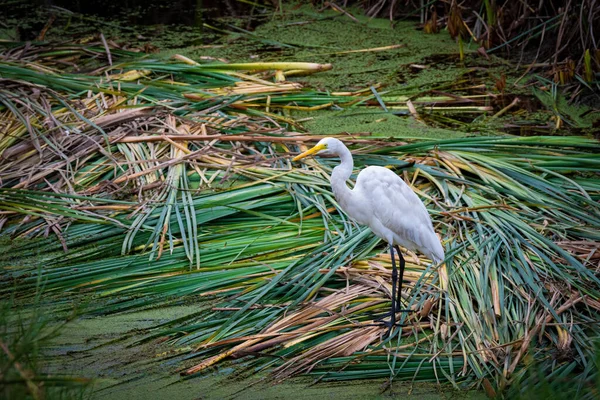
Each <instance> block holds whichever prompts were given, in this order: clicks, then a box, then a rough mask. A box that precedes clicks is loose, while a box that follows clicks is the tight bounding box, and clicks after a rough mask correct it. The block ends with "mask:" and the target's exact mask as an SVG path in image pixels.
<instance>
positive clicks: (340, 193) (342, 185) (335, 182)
mask: <svg viewBox="0 0 600 400" xmlns="http://www.w3.org/2000/svg"><path fill="white" fill-rule="evenodd" d="M340 147H341V148H340V149H339V151H338V153H337V155H338V156H339V157H340V161H341V162H340V165H338V166H337V167H335V168H334V169H333V172H332V173H331V178H330V182H331V189H332V190H333V194H334V195H335V198H336V199H337V201H338V203H340V205H341V206H342V207H344V204H341V203H348V201H349V200H350V197H352V191H351V190H350V188H349V187H348V186H347V185H346V181H347V180H348V178H350V175H352V169H353V168H354V161H353V160H352V153H350V150H348V148H347V147H346V146H340Z"/></svg>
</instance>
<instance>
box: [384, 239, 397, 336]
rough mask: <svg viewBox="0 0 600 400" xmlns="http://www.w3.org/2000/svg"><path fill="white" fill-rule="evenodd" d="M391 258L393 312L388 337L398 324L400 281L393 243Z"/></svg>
mask: <svg viewBox="0 0 600 400" xmlns="http://www.w3.org/2000/svg"><path fill="white" fill-rule="evenodd" d="M398 254H399V253H398ZM390 256H391V258H392V312H391V314H390V327H389V329H388V333H387V335H386V336H390V334H391V333H392V327H393V326H394V324H395V323H396V280H397V279H398V270H397V269H396V261H395V260H394V246H392V244H391V243H390Z"/></svg>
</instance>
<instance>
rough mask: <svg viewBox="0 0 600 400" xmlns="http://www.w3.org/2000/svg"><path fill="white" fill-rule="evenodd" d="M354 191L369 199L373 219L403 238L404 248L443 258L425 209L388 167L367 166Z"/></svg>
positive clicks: (360, 175)
mask: <svg viewBox="0 0 600 400" xmlns="http://www.w3.org/2000/svg"><path fill="white" fill-rule="evenodd" d="M356 189H358V190H359V191H361V193H362V195H363V198H366V199H369V202H370V204H369V207H371V208H372V210H373V215H374V217H376V218H377V219H378V220H379V222H380V223H381V224H382V225H383V226H384V227H385V228H387V229H389V230H391V231H392V232H394V234H395V235H396V236H397V237H399V238H402V239H403V240H402V242H403V243H404V245H405V246H406V247H409V248H410V247H412V249H411V250H419V251H421V252H422V253H424V254H425V255H427V256H429V257H431V256H433V257H434V258H436V259H441V258H443V249H442V247H441V244H440V241H439V239H438V237H437V235H436V234H435V232H434V230H433V225H432V223H431V218H430V217H429V213H428V212H427V208H425V205H424V204H423V202H422V201H421V199H419V197H418V196H417V195H416V194H415V192H413V190H412V189H411V188H410V187H409V186H408V185H407V184H406V183H405V182H404V181H403V180H402V178H400V177H399V176H398V175H396V174H395V173H394V172H392V171H390V170H388V169H387V168H383V167H368V168H365V169H364V170H363V171H362V172H361V173H360V174H359V176H358V179H357V181H356ZM409 242H410V243H412V244H413V246H410V243H409Z"/></svg>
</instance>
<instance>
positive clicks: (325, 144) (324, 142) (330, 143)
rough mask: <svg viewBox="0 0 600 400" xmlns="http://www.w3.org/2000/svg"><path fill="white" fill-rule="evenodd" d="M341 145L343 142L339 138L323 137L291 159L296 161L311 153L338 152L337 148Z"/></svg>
mask: <svg viewBox="0 0 600 400" xmlns="http://www.w3.org/2000/svg"><path fill="white" fill-rule="evenodd" d="M342 147H344V144H343V143H342V142H341V141H340V140H339V139H336V138H330V137H328V138H323V139H321V140H319V143H317V144H316V145H315V146H314V147H313V148H311V149H309V150H307V151H305V152H304V153H302V154H299V155H297V156H296V157H294V158H293V159H292V161H298V160H301V159H303V158H304V157H308V156H310V155H313V154H314V155H319V156H327V155H335V154H339V150H340V149H341V148H342Z"/></svg>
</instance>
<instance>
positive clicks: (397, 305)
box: [394, 246, 404, 311]
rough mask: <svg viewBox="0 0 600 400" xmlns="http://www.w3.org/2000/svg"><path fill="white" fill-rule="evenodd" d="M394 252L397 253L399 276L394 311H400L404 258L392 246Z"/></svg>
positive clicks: (396, 247)
mask: <svg viewBox="0 0 600 400" xmlns="http://www.w3.org/2000/svg"><path fill="white" fill-rule="evenodd" d="M394 248H395V249H396V252H397V253H398V259H399V263H400V276H399V278H400V279H399V281H398V300H397V301H396V309H397V310H398V311H400V307H401V306H402V283H403V282H404V257H403V256H402V253H401V252H400V248H399V247H398V246H394Z"/></svg>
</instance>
